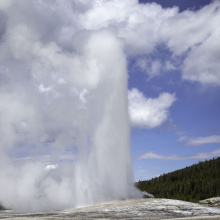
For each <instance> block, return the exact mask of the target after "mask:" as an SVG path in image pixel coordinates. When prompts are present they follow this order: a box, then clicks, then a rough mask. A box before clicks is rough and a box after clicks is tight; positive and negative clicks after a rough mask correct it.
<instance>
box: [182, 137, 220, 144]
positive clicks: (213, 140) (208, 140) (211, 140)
mask: <svg viewBox="0 0 220 220" xmlns="http://www.w3.org/2000/svg"><path fill="white" fill-rule="evenodd" d="M179 141H182V142H184V144H185V145H188V146H200V145H204V144H218V143H220V135H212V136H208V137H192V138H188V137H185V136H183V137H180V138H179Z"/></svg>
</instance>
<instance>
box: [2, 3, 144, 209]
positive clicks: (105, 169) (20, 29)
mask: <svg viewBox="0 0 220 220" xmlns="http://www.w3.org/2000/svg"><path fill="white" fill-rule="evenodd" d="M65 2H66V5H62V4H61V3H62V1H54V2H53V3H52V2H46V1H35V0H31V1H30V0H28V1H25V0H24V1H19V3H18V2H17V1H13V0H12V1H3V2H2V3H1V4H0V7H1V18H2V20H1V22H2V23H1V32H0V33H1V39H2V40H1V43H0V51H1V52H0V54H1V56H0V57H1V58H0V64H1V69H0V70H1V71H0V77H1V82H0V86H1V87H0V100H1V103H0V113H1V117H0V136H1V148H0V149H1V150H0V169H1V175H0V178H1V179H0V201H1V202H2V203H3V205H4V206H6V207H10V208H12V209H14V210H16V211H20V212H25V211H28V212H35V211H46V210H57V209H64V208H68V207H73V206H81V205H88V204H94V203H98V202H101V201H106V200H113V199H114V200H115V199H122V198H130V197H137V196H140V194H139V192H138V191H137V190H136V189H135V187H134V185H133V174H132V167H131V158H130V149H129V122H128V106H127V71H126V58H125V55H124V53H123V44H122V43H121V41H120V40H119V39H118V38H117V37H116V36H115V35H114V34H112V32H111V31H109V30H96V31H82V30H80V29H77V22H76V21H75V20H74V21H73V20H72V19H73V17H74V16H75V14H74V13H73V12H72V11H71V9H69V8H68V7H67V6H73V5H74V4H75V3H74V1H65ZM75 6H76V5H75ZM84 6H85V5H84ZM70 8H71V7H70ZM54 18H55V19H54Z"/></svg>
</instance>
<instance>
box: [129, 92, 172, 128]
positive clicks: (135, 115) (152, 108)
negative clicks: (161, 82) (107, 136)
mask: <svg viewBox="0 0 220 220" xmlns="http://www.w3.org/2000/svg"><path fill="white" fill-rule="evenodd" d="M128 100H129V115H130V121H131V125H132V126H133V127H139V128H148V129H150V128H155V127H158V126H160V125H161V124H162V123H163V122H165V121H166V120H167V119H168V117H169V108H170V107H171V105H172V104H173V103H174V101H175V94H169V93H161V94H160V95H159V97H158V98H155V99H152V98H146V97H145V96H144V95H143V94H142V93H141V92H140V91H139V90H138V89H135V88H134V89H132V90H130V91H129V94H128Z"/></svg>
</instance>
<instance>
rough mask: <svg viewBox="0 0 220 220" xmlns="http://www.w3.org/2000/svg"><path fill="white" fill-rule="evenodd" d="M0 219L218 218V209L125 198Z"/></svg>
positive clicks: (10, 214)
mask: <svg viewBox="0 0 220 220" xmlns="http://www.w3.org/2000/svg"><path fill="white" fill-rule="evenodd" d="M0 219H8V220H10V219H11V220H37V219H43V220H56V219H79V220H82V219H135V220H136V219H137V220H138V219H151V220H156V219H163V220H165V219H173V220H174V219H175V220H177V219H182V220H189V219H194V220H208V219H219V220H220V209H219V208H213V207H208V206H204V205H199V204H195V203H190V202H184V201H178V200H170V199H128V200H121V201H111V202H106V203H102V204H98V205H94V206H89V207H84V208H73V209H67V210H63V211H57V212H47V213H35V214H15V213H13V212H12V211H1V212H0Z"/></svg>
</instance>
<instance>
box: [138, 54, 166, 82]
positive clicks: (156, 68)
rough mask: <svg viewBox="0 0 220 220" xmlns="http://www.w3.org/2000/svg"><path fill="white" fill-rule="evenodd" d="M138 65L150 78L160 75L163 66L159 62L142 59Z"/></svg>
mask: <svg viewBox="0 0 220 220" xmlns="http://www.w3.org/2000/svg"><path fill="white" fill-rule="evenodd" d="M136 65H137V67H138V68H140V70H141V71H143V72H144V73H145V74H147V75H148V76H149V78H152V77H155V76H158V75H160V72H161V68H162V64H161V61H159V60H151V59H150V60H148V59H143V58H140V59H138V60H137V62H136Z"/></svg>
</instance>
